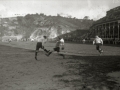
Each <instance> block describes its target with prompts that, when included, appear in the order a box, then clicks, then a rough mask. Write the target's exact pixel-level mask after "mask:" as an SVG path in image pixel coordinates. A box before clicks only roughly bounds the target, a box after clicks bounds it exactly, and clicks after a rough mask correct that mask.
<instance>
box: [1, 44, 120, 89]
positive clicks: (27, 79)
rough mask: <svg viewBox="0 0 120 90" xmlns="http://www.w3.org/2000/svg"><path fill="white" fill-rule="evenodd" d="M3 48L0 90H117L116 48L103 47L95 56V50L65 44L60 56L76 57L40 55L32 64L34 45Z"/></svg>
mask: <svg viewBox="0 0 120 90" xmlns="http://www.w3.org/2000/svg"><path fill="white" fill-rule="evenodd" d="M26 43H27V44H26ZM3 44H4V45H8V46H4V45H0V90H119V89H118V88H119V86H120V55H119V53H120V49H119V47H111V46H103V49H104V53H103V55H102V56H98V53H97V52H96V50H95V46H91V45H82V44H67V47H66V48H65V51H64V52H66V51H67V52H71V53H77V54H78V53H79V54H80V55H79V56H75V55H66V56H65V59H63V58H62V57H60V56H58V55H57V54H55V53H54V54H52V55H51V56H50V57H46V56H45V53H44V52H41V51H40V52H39V56H38V61H36V60H35V59H34V48H35V44H34V43H32V44H30V43H29V42H25V43H19V44H18V43H3ZM10 46H14V47H10ZM15 47H19V48H15ZM51 47H53V45H52V44H50V45H49V47H48V48H51ZM21 48H25V49H21ZM30 49H31V50H30Z"/></svg>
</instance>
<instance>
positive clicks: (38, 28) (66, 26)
mask: <svg viewBox="0 0 120 90" xmlns="http://www.w3.org/2000/svg"><path fill="white" fill-rule="evenodd" d="M93 22H94V21H93V20H84V19H75V18H67V17H61V16H46V15H44V14H32V15H30V14H28V15H26V16H25V17H14V18H3V19H1V26H0V36H1V37H3V36H22V38H23V37H24V38H30V39H36V38H37V37H38V36H43V35H47V36H48V37H49V38H54V37H57V36H59V35H62V34H65V33H68V32H71V31H75V30H77V29H89V27H90V26H91V25H92V23H93Z"/></svg>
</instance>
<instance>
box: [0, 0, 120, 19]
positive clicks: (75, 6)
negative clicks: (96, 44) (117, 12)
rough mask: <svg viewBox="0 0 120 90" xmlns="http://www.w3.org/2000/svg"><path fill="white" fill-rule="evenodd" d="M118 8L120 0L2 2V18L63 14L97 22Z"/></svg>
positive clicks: (5, 0)
mask: <svg viewBox="0 0 120 90" xmlns="http://www.w3.org/2000/svg"><path fill="white" fill-rule="evenodd" d="M117 6H120V0H0V17H2V18H4V17H11V16H14V15H15V14H20V15H25V14H35V13H38V14H39V13H44V14H45V15H52V16H56V15H57V14H61V13H62V14H65V15H71V16H72V17H76V18H78V19H83V18H84V17H85V16H89V18H90V19H94V20H97V19H99V18H102V17H104V16H105V15H106V11H108V10H110V9H112V8H114V7H117Z"/></svg>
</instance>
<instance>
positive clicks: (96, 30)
mask: <svg viewBox="0 0 120 90" xmlns="http://www.w3.org/2000/svg"><path fill="white" fill-rule="evenodd" d="M95 35H99V36H100V37H101V38H103V39H104V41H105V42H106V43H120V6H119V7H116V8H113V9H111V10H109V11H107V14H106V16H105V17H103V18H101V19H99V20H97V21H96V22H95V23H93V25H92V26H91V27H90V32H89V34H88V36H87V37H89V38H91V39H92V38H94V36H95Z"/></svg>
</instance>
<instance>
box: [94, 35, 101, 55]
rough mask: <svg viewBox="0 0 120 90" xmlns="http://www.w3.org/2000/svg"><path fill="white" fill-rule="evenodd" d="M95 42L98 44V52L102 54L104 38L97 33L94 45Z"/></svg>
mask: <svg viewBox="0 0 120 90" xmlns="http://www.w3.org/2000/svg"><path fill="white" fill-rule="evenodd" d="M94 44H95V45H96V50H98V52H99V53H100V55H101V53H102V52H103V50H102V49H101V45H103V40H102V39H101V38H100V37H98V36H97V35H96V36H95V39H94V41H93V45H94Z"/></svg>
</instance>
